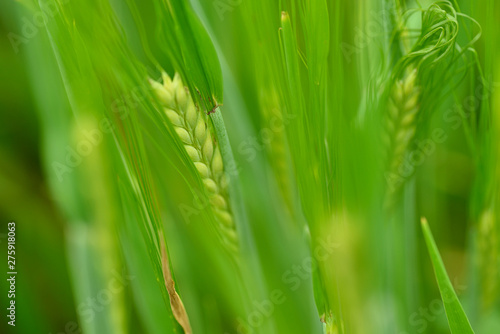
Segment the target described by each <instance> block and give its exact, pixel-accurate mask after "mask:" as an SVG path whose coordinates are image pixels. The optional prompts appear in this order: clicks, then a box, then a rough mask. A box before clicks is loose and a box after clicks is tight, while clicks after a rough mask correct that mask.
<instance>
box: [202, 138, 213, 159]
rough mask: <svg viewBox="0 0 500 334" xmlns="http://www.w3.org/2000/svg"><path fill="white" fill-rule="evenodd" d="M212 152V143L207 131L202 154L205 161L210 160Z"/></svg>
mask: <svg viewBox="0 0 500 334" xmlns="http://www.w3.org/2000/svg"><path fill="white" fill-rule="evenodd" d="M213 154H214V144H213V143H212V137H211V136H210V133H208V132H207V138H206V139H205V143H204V144H203V155H204V156H205V159H207V161H209V162H210V161H212V157H213Z"/></svg>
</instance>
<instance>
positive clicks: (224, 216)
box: [215, 210, 234, 230]
mask: <svg viewBox="0 0 500 334" xmlns="http://www.w3.org/2000/svg"><path fill="white" fill-rule="evenodd" d="M215 216H216V217H217V219H218V220H219V221H220V222H221V223H222V224H223V225H224V226H225V227H228V228H231V230H232V228H233V227H234V221H233V217H231V215H230V214H229V213H228V212H227V211H222V210H215Z"/></svg>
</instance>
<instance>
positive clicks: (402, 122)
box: [383, 69, 421, 207]
mask: <svg viewBox="0 0 500 334" xmlns="http://www.w3.org/2000/svg"><path fill="white" fill-rule="evenodd" d="M420 95H421V88H420V87H419V85H418V82H417V70H416V69H410V70H408V72H407V73H406V74H405V75H404V77H403V78H401V79H400V80H397V81H396V82H395V83H394V85H393V87H392V91H391V94H390V96H389V100H388V103H387V115H386V117H385V124H384V125H385V132H384V137H383V139H384V144H385V146H386V149H387V154H388V156H387V158H388V159H387V161H388V166H387V170H386V174H385V176H386V181H387V184H388V187H389V191H388V193H387V197H386V202H385V205H386V207H390V206H391V205H392V200H393V197H394V194H395V193H396V192H397V190H398V189H399V188H400V187H401V185H402V184H403V183H404V178H405V177H407V176H409V175H406V173H405V172H404V171H403V170H402V169H403V167H402V166H403V164H402V162H403V159H404V155H405V153H406V152H407V150H408V148H409V147H410V144H411V142H412V141H413V139H414V137H415V133H416V118H417V114H418V112H419V108H420Z"/></svg>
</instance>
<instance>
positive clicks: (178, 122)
mask: <svg viewBox="0 0 500 334" xmlns="http://www.w3.org/2000/svg"><path fill="white" fill-rule="evenodd" d="M165 113H166V114H167V117H168V119H169V120H170V122H172V124H173V125H175V126H180V127H182V126H183V125H184V124H183V121H182V119H181V117H180V116H179V114H178V113H177V112H175V111H174V110H172V109H170V108H165Z"/></svg>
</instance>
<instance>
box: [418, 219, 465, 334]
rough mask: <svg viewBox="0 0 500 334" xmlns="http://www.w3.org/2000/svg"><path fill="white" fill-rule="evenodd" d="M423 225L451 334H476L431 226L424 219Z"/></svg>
mask: <svg viewBox="0 0 500 334" xmlns="http://www.w3.org/2000/svg"><path fill="white" fill-rule="evenodd" d="M421 223H422V231H423V233H424V238H425V243H426V244H427V249H428V251H429V255H430V257H431V261H432V266H433V267H434V273H435V274H436V280H437V282H438V286H439V292H440V293H441V298H442V300H443V304H444V309H445V312H446V317H447V319H448V324H449V326H450V330H451V333H452V334H474V331H473V330H472V327H471V325H470V322H469V319H467V315H466V314H465V311H464V309H463V308H462V304H460V300H459V299H458V296H457V294H456V293H455V290H454V289H453V285H452V284H451V281H450V278H449V277H448V274H447V273H446V268H445V266H444V263H443V260H442V259H441V255H439V250H438V248H437V245H436V242H435V241H434V237H433V236H432V232H431V229H430V227H429V224H428V223H427V219H425V218H422V220H421Z"/></svg>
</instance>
